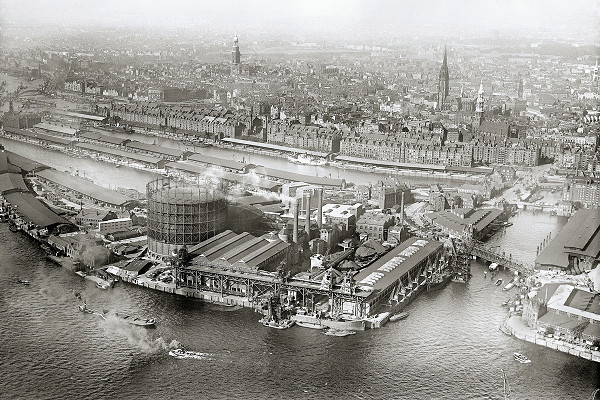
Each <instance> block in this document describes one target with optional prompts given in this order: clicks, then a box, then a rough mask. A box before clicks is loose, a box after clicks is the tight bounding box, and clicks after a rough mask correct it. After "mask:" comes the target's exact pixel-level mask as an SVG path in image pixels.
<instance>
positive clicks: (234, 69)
mask: <svg viewBox="0 0 600 400" xmlns="http://www.w3.org/2000/svg"><path fill="white" fill-rule="evenodd" d="M240 57H241V54H240V46H239V45H238V37H237V35H235V37H234V38H233V50H232V51H231V74H239V73H240V72H241V64H240Z"/></svg>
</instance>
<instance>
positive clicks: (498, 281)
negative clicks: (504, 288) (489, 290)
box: [494, 278, 502, 286]
mask: <svg viewBox="0 0 600 400" xmlns="http://www.w3.org/2000/svg"><path fill="white" fill-rule="evenodd" d="M494 285H496V286H500V285H502V278H499V279H498V280H497V281H496V283H494Z"/></svg>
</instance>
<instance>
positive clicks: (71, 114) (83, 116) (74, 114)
mask: <svg viewBox="0 0 600 400" xmlns="http://www.w3.org/2000/svg"><path fill="white" fill-rule="evenodd" d="M52 112H53V113H54V114H61V115H66V116H68V117H74V118H81V119H87V120H90V121H98V122H99V121H103V120H104V119H106V117H103V116H101V115H90V114H82V113H77V112H72V111H62V110H53V111H52Z"/></svg>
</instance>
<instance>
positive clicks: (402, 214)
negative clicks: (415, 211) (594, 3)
mask: <svg viewBox="0 0 600 400" xmlns="http://www.w3.org/2000/svg"><path fill="white" fill-rule="evenodd" d="M400 226H404V191H402V197H401V199H400Z"/></svg>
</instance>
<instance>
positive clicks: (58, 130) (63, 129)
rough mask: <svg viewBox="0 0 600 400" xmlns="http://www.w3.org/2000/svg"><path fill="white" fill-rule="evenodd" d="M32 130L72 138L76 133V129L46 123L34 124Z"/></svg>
mask: <svg viewBox="0 0 600 400" xmlns="http://www.w3.org/2000/svg"><path fill="white" fill-rule="evenodd" d="M33 127H34V128H38V129H43V130H46V131H51V132H56V133H62V134H64V135H71V136H74V135H75V134H76V133H77V129H73V128H70V127H68V126H59V125H54V124H48V123H46V122H40V123H39V124H35V125H34V126H33Z"/></svg>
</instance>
